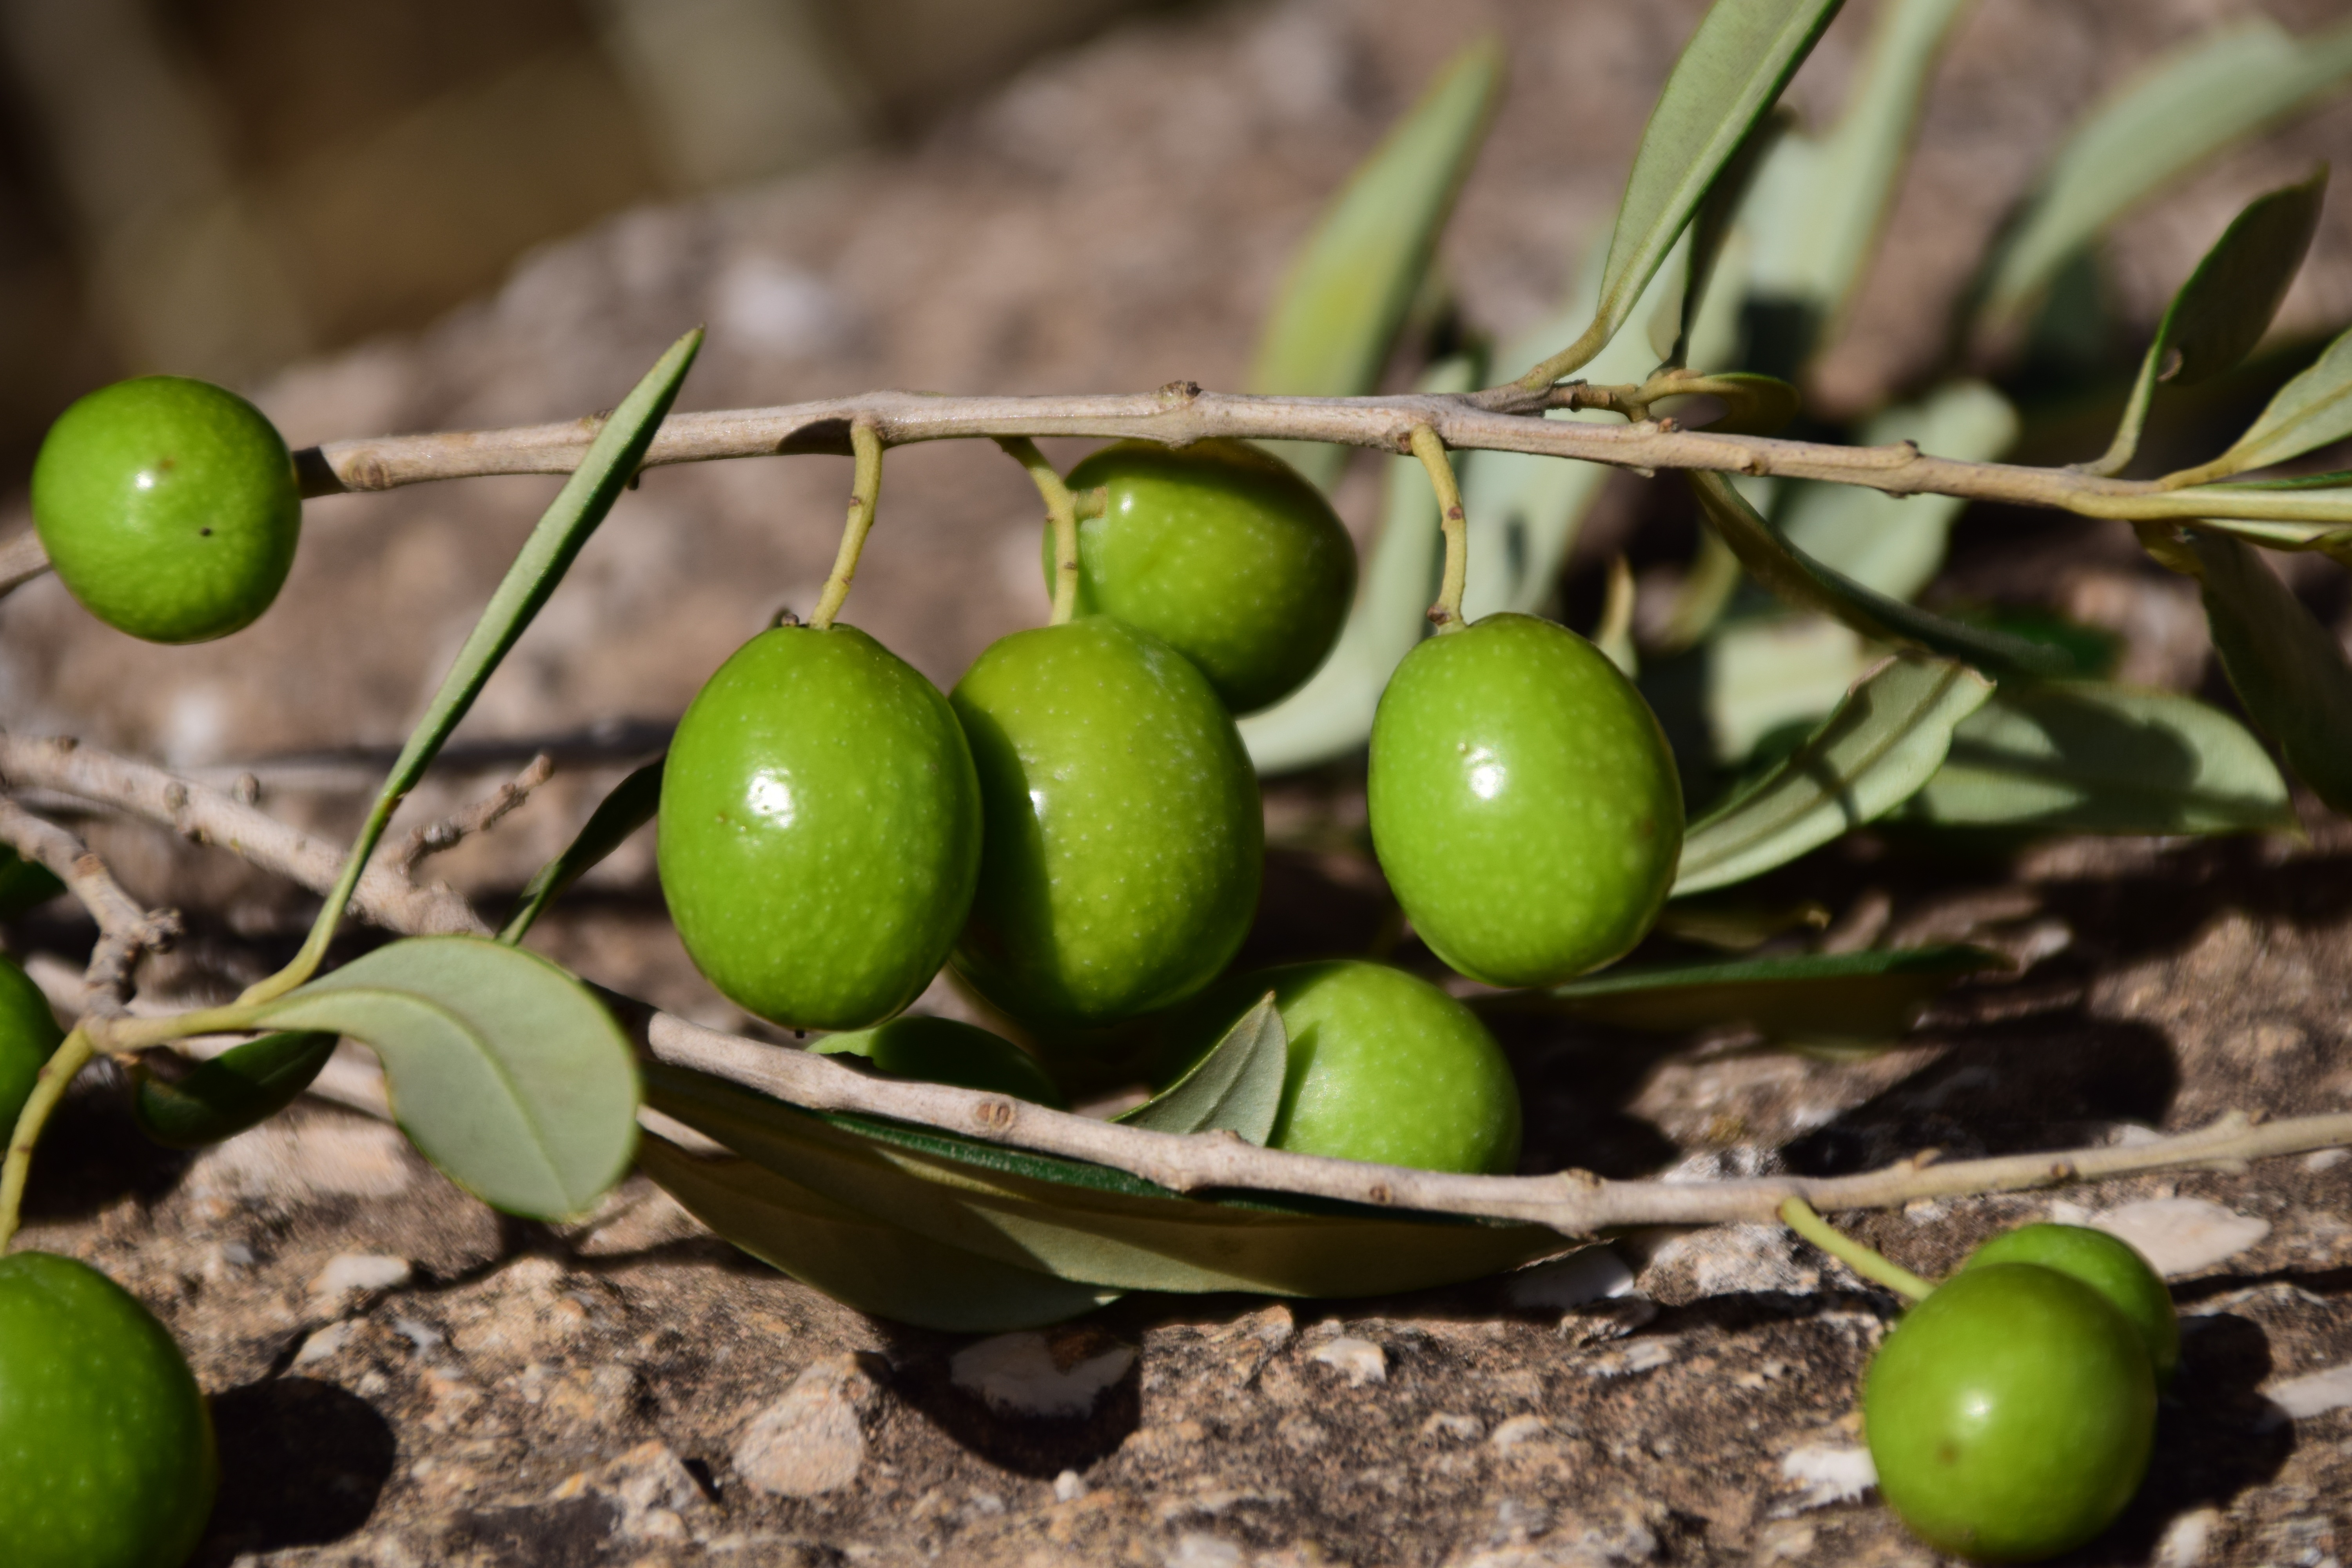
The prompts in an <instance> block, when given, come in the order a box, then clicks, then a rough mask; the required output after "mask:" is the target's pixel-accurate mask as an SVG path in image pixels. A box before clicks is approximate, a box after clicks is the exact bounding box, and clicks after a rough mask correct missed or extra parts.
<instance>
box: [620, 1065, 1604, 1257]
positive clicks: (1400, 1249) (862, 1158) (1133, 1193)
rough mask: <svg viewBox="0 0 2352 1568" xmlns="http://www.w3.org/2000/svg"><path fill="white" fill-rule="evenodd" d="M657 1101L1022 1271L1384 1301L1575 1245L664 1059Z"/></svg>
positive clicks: (1545, 1234) (772, 1163) (1546, 1234)
mask: <svg viewBox="0 0 2352 1568" xmlns="http://www.w3.org/2000/svg"><path fill="white" fill-rule="evenodd" d="M646 1082H647V1085H648V1089H649V1093H650V1096H651V1102H652V1103H653V1105H654V1106H655V1108H656V1109H657V1110H660V1111H662V1112H663V1113H664V1114H665V1115H668V1116H672V1117H675V1118H677V1120H678V1121H682V1122H684V1123H686V1124H687V1125H688V1126H689V1127H691V1128H693V1129H694V1130H695V1131H698V1132H700V1133H702V1134H704V1135H705V1136H707V1137H710V1138H714V1139H716V1140H718V1141H719V1142H720V1143H722V1144H724V1145H725V1146H726V1147H728V1148H729V1149H730V1150H732V1151H733V1152H736V1153H738V1154H740V1155H741V1156H742V1157H743V1158H745V1159H747V1160H751V1161H752V1162H753V1163H757V1164H759V1165H761V1166H762V1167H764V1168H765V1169H768V1170H770V1171H773V1172H775V1173H778V1174H780V1175H782V1176H784V1177H786V1178H788V1179H789V1180H791V1181H793V1183H795V1184H799V1185H802V1186H804V1187H806V1188H808V1189H809V1190H811V1191H813V1192H815V1193H817V1194H821V1195H822V1196H824V1197H825V1198H828V1199H830V1200H831V1201H833V1202H834V1203H836V1204H839V1205H843V1206H845V1207H847V1208H851V1209H855V1210H856V1211H858V1212H860V1213H862V1214H866V1215H871V1216H874V1217H877V1218H881V1219H886V1220H888V1221H890V1222H892V1223H894V1224H897V1225H900V1226H905V1227H906V1228H907V1229H908V1230H911V1231H914V1232H915V1233H916V1234H918V1235H919V1236H923V1237H928V1238H929V1239H930V1240H933V1241H936V1242H940V1243H943V1244H945V1245H947V1246H950V1247H961V1248H963V1249H965V1250H968V1251H971V1252H976V1253H979V1254H981V1255H982V1257H985V1258H993V1259H995V1260H996V1261H998V1262H1000V1263H1005V1264H1009V1265H1011V1266H1013V1267H1014V1268H1029V1269H1036V1270H1040V1271H1043V1272H1045V1273H1050V1274H1053V1275H1055V1276H1056V1277H1057V1278H1060V1279H1068V1280H1075V1281H1079V1282H1083V1283H1087V1284H1093V1285H1097V1286H1101V1287H1104V1288H1106V1289H1129V1290H1179V1291H1210V1290H1253V1291H1264V1292H1266V1293H1268V1294H1273V1295H1281V1296H1361V1295H1384V1294H1388V1293H1390V1292H1392V1291H1401V1290H1412V1289H1423V1288H1425V1287H1428V1286H1433V1285H1439V1284H1450V1283H1454V1282H1458V1281H1460V1280H1464V1279H1477V1278H1479V1277H1481V1276H1483V1275H1486V1274H1491V1273H1494V1272H1496V1270H1498V1269H1503V1268H1510V1267H1512V1266H1513V1265H1515V1264H1518V1263H1523V1262H1529V1261H1532V1260H1533V1259H1535V1258H1542V1257H1548V1256H1550V1255H1552V1254H1555V1253H1558V1252H1561V1251H1564V1250H1566V1248H1567V1247H1568V1245H1569V1243H1568V1242H1567V1240H1566V1239H1565V1238H1563V1237H1560V1236H1559V1234H1558V1233H1557V1232H1553V1231H1549V1230H1548V1229H1546V1228H1545V1227H1542V1226H1521V1225H1486V1224H1479V1223H1465V1222H1462V1221H1459V1220H1449V1219H1446V1218H1444V1217H1442V1216H1435V1215H1423V1216H1419V1217H1414V1216H1411V1215H1396V1214H1391V1213H1387V1212H1384V1211H1377V1210H1370V1209H1355V1208H1349V1207H1345V1206H1343V1205H1308V1204H1307V1203H1303V1202H1292V1203H1285V1204H1277V1203H1274V1202H1231V1201H1229V1202H1211V1201H1208V1200H1204V1199H1200V1198H1186V1197H1180V1196H1177V1195H1176V1194H1171V1193H1165V1192H1162V1191H1161V1190H1160V1189H1158V1188H1156V1187H1153V1186H1151V1185H1150V1184H1149V1183H1144V1182H1139V1181H1137V1180H1136V1179H1135V1178H1133V1177H1130V1176H1127V1175H1124V1174H1123V1173H1118V1172H1114V1171H1106V1170H1103V1169H1102V1168H1101V1167H1098V1166H1088V1165H1082V1164H1078V1163H1075V1162H1071V1161H1066V1160H1055V1159H1052V1158H1049V1157H1045V1156H1039V1155H1034V1154H1025V1153H1023V1152H1020V1151H1016V1150H1009V1149H1002V1148H996V1147H993V1146H991V1145H986V1144H973V1143H971V1142H968V1141H965V1140H961V1139H956V1138H953V1137H950V1136H947V1135H944V1134H940V1133H937V1132H934V1131H930V1130H929V1129H916V1128H905V1127H894V1126H892V1125H890V1124H887V1123H860V1122H858V1121H856V1120H855V1119H851V1118H845V1117H833V1118H820V1117H817V1116H815V1115H813V1114H811V1113H809V1112H807V1111H804V1110H799V1109H797V1108H795V1107H793V1106H789V1105H786V1104H784V1103H782V1101H779V1100H770V1099H767V1098H766V1097H764V1096H761V1095H758V1094H754V1093H752V1092H751V1091H750V1090H748V1089H741V1088H740V1087H738V1086H736V1085H734V1084H730V1083H726V1082H724V1081H722V1080H720V1079H712V1078H708V1077H705V1076H703V1075H701V1074H698V1073H692V1072H687V1071H682V1070H680V1069H678V1068H669V1067H665V1066H662V1065H660V1064H652V1065H649V1066H648V1068H647V1069H646Z"/></svg>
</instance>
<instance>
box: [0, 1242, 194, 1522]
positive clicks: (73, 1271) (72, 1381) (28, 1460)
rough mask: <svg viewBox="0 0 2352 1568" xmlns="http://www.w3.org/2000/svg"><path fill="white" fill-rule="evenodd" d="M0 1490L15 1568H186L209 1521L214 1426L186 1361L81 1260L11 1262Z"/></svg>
mask: <svg viewBox="0 0 2352 1568" xmlns="http://www.w3.org/2000/svg"><path fill="white" fill-rule="evenodd" d="M0 1476H5V1477H6V1478H7V1480H6V1484H5V1486H0V1542H5V1543H6V1546H7V1552H6V1558H7V1562H8V1565H9V1568H179V1565H180V1564H181V1563H184V1562H185V1561H187V1558H188V1555H189V1553H191V1552H194V1550H195V1547H196V1540H197V1538H198V1537H199V1536H200V1535H202V1534H203V1533H204V1528H205V1518H206V1517H207V1516H208V1515H209V1514H210V1513H211V1512H212V1508H213V1496H214V1493H215V1491H216V1490H217V1489H218V1488H219V1479H220V1470H219V1463H218V1460H217V1459H216V1458H215V1452H214V1447H213V1426H212V1417H211V1415H210V1414H209V1413H208V1412H207V1410H206V1409H205V1396H204V1393H203V1391H202V1390H200V1389H199V1388H197V1386H196V1380H195V1377H194V1374H193V1373H190V1372H189V1371H188V1363H187V1362H186V1361H185V1360H184V1358H183V1357H182V1356H181V1354H180V1347H179V1346H178V1345H176V1344H174V1343H173V1342H172V1336H171V1335H170V1334H169V1333H168V1332H166V1331H164V1328H163V1324H161V1323H159V1322H157V1321H155V1320H154V1318H153V1317H152V1316H151V1315H150V1314H149V1312H148V1310H147V1309H146V1308H144V1307H142V1306H141V1305H140V1304H139V1302H138V1301H137V1300H135V1299H134V1298H133V1297H132V1296H131V1294H130V1293H129V1292H128V1291H126V1290H124V1289H122V1288H121V1286H119V1285H117V1284H115V1282H114V1281H113V1280H111V1279H108V1278H107V1277H106V1276H105V1275H103V1274H100V1272H99V1271H98V1270H96V1269H95V1268H90V1267H89V1266H88V1265H87V1264H82V1263H77V1262H75V1261H74V1260H73V1259H72V1258H59V1257H58V1256H56V1255H55V1254H53V1253H47V1252H18V1253H13V1254H11V1255H9V1256H8V1257H6V1258H0Z"/></svg>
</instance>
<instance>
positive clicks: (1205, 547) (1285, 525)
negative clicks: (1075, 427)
mask: <svg viewBox="0 0 2352 1568" xmlns="http://www.w3.org/2000/svg"><path fill="white" fill-rule="evenodd" d="M1069 484H1070V488H1071V489H1076V490H1093V489H1099V490H1101V491H1102V492H1103V500H1104V505H1103V510H1102V513H1101V515H1100V516H1097V517H1089V518H1086V519H1084V520H1082V521H1080V522H1079V524H1078V605H1077V607H1078V609H1079V610H1080V611H1081V612H1082V613H1089V614H1091V613H1096V612H1099V613H1101V614H1103V615H1107V616H1116V617H1117V618H1118V619H1119V620H1122V621H1125V622H1126V623H1127V624H1128V625H1129V626H1135V627H1137V628H1139V629H1140V630H1142V631H1146V632H1149V633H1150V634H1151V635H1152V636H1153V637H1158V638H1159V639H1160V641H1162V642H1164V643H1166V644H1167V645H1168V646H1169V647H1172V648H1174V649H1175V650H1176V651H1177V652H1178V653H1181V654H1182V655H1183V656H1184V657H1185V658H1189V659H1191V660H1192V662H1193V663H1194V664H1197V665H1199V666H1200V667H1201V673H1202V674H1203V675H1205V676H1207V677H1208V678H1209V684H1210V685H1212V686H1213V687H1215V688H1216V689H1217V695H1218V696H1219V697H1220V698H1222V699H1223V700H1224V703H1225V706H1226V707H1227V708H1229V709H1231V710H1233V711H1234V712H1235V713H1249V712H1254V711H1255V710H1258V709H1260V708H1264V707H1266V706H1268V705H1269V704H1272V703H1274V702H1277V701H1279V700H1282V699H1283V698H1285V697H1286V696H1288V695H1289V694H1290V693H1291V692H1293V691H1295V690H1297V689H1298V688H1299V687H1301V686H1303V685H1305V684H1306V681H1307V677H1308V676H1310V675H1312V674H1314V673H1315V668H1316V667H1317V666H1318V665H1319V664H1321V663H1322V662H1323V659H1324V657H1325V656H1326V655H1328V653H1329V652H1330V651H1331V645H1332V644H1333V643H1335V642H1337V641H1338V640H1339V627H1340V626H1341V625H1342V624H1343V623H1344V622H1345V621H1346V620H1347V618H1348V606H1349V604H1350V603H1351V602H1352V601H1353V600H1354V598H1355V595H1356V547H1355V545H1354V543H1353V542H1350V541H1349V538H1348V531H1347V529H1346V527H1345V526H1344V525H1342V524H1341V523H1340V521H1339V513H1337V512H1335V511H1333V510H1331V503H1330V502H1329V501H1328V500H1324V499H1323V492H1322V491H1321V490H1319V489H1316V488H1315V486H1314V485H1313V484H1312V483H1310V482H1309V481H1308V480H1307V479H1306V477H1305V476H1303V475H1301V474H1300V473H1299V472H1298V471H1297V469H1296V468H1292V467H1291V466H1290V465H1289V464H1287V463H1286V462H1284V461H1283V460H1282V459H1281V458H1277V457H1276V456H1274V455H1273V454H1272V453H1271V452H1267V451H1265V450H1264V449H1263V448H1261V447H1253V446H1251V445H1250V444H1249V443H1247V442H1245V441H1228V440H1223V439H1219V438H1212V439H1209V440H1206V441H1195V442H1193V443H1192V445H1190V446H1187V447H1164V446H1161V445H1160V443H1159V442H1157V441H1121V442H1119V443H1118V445H1116V446H1112V447H1104V448H1103V449H1102V450H1101V451H1099V452H1097V453H1095V454H1094V455H1093V456H1092V457H1089V458H1087V459H1086V460H1085V461H1084V462H1082V463H1080V464H1079V465H1078V466H1077V467H1076V468H1073V469H1072V470H1071V471H1070V478H1069ZM1045 568H1046V577H1047V581H1048V582H1049V583H1050V582H1051V581H1052V575H1053V568H1054V539H1053V530H1052V529H1051V528H1050V527H1049V528H1048V529H1047V530H1046V531H1045Z"/></svg>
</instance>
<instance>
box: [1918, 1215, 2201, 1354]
mask: <svg viewBox="0 0 2352 1568" xmlns="http://www.w3.org/2000/svg"><path fill="white" fill-rule="evenodd" d="M1986 1263H2038V1264H2040V1265H2042V1268H2055V1269H2056V1270H2058V1272H2059V1273H2061V1274H2071V1275H2073V1276H2074V1278H2075V1279H2080V1280H2081V1281H2082V1282H2083V1283H2084V1284H2085V1285H2088V1286H2089V1287H2090V1288H2091V1289H2094V1290H2096V1291H2097V1292H2098V1293H2099V1294H2100V1295H2102V1296H2105V1298H2106V1299H2107V1304H2108V1305H2109V1306H2111V1307H2113V1308H2115V1310H2116V1311H2118V1312H2121V1313H2122V1314H2123V1315H2124V1318H2125V1320H2126V1321H2128V1322H2129V1323H2130V1324H2131V1326H2132V1327H2133V1328H2135V1329H2137V1330H2138V1331H2139V1337H2140V1342H2141V1343H2142V1344H2144V1345H2146V1346H2147V1359H2148V1364H2149V1365H2150V1366H2152V1367H2154V1368H2155V1369H2156V1385H2157V1387H2158V1388H2159V1389H2162V1388H2166V1387H2168V1386H2170V1384H2171V1383H2172V1374H2173V1373H2174V1371H2175V1370H2176V1369H2177V1368H2179V1365H2180V1319H2179V1314H2177V1313H2176V1312H2175V1311H2174V1310H2173V1308H2172V1292H2171V1291H2170V1290H2169V1289H2167V1288H2166V1286H2165V1283H2164V1277H2163V1276H2162V1275H2160V1274H2158V1272H2157V1271H2156V1270H2155V1269H2154V1268H2150V1267H2149V1266H2148V1261H2147V1258H2142V1257H2141V1256H2140V1255H2139V1253H2138V1251H2137V1249H2136V1248H2135V1247H2133V1246H2132V1244H2131V1243H2129V1242H2127V1241H2126V1240H2124V1239H2123V1238H2122V1237H2116V1236H2109V1235H2108V1234H2107V1233H2106V1232H2105V1231H2104V1230H2093V1229H2091V1228H2090V1227H2089V1226H2080V1225H2021V1226H2018V1227H2017V1228H2016V1229H2015V1230H2011V1231H2005V1232H2003V1233H2002V1234H2001V1235H2000V1236H1996V1237H1993V1238H1992V1239H1991V1240H1990V1241H1988V1242H1986V1243H1985V1244H1984V1245H1983V1246H1982V1247H1978V1248H1977V1249H1976V1250H1975V1251H1974V1252H1971V1253H1969V1256H1968V1260H1967V1261H1966V1262H1964V1263H1962V1264H1961V1265H1960V1267H1961V1268H1976V1267H1978V1266H1979V1264H1986Z"/></svg>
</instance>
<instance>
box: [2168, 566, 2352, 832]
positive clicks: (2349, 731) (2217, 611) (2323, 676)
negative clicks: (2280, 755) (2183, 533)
mask: <svg viewBox="0 0 2352 1568" xmlns="http://www.w3.org/2000/svg"><path fill="white" fill-rule="evenodd" d="M2188 543H2189V549H2190V550H2191V551H2193V552H2195V554H2196V557H2197V562H2198V564H2199V566H2200V567H2201V568H2202V571H2201V573H2200V577H2201V580H2202V582H2203V584H2204V591H2205V619H2206V621H2207V622H2208V623H2209V624H2210V626H2212V628H2213V651H2214V652H2215V653H2217V654H2219V655H2220V656H2221V668H2222V669H2223V670H2224V671H2225V672H2226V673H2227V674H2228V675H2229V677H2230V685H2231V689H2234V690H2235V691H2236V692H2237V694H2238V700H2239V701H2241V702H2242V703H2244V704H2245V705H2246V711H2247V712H2248V713H2249V714H2250V715H2252V718H2253V721H2254V722H2255V723H2256V724H2257V725H2259V726H2261V728H2262V729H2263V731H2264V732H2265V733H2266V734H2268V735H2269V736H2270V737H2271V739H2272V740H2273V741H2276V742H2278V746H2279V750H2280V751H2282V752H2284V753H2286V762H2287V766H2289V767H2291V768H2293V769H2294V772H2295V776H2296V777H2298V778H2300V779H2302V780H2303V782H2304V783H2305V784H2307V785H2309V786H2310V788H2311V793H2312V794H2314V795H2317V796H2318V797H2319V798H2320V799H2321V800H2323V801H2326V803H2327V805H2328V806H2329V808H2330V809H2331V810H2334V811H2337V812H2344V813H2352V664H2347V662H2346V659H2345V657H2344V645H2343V644H2342V643H2340V642H2338V641H2336V636H2335V634H2334V633H2333V632H2331V631H2329V630H2328V629H2327V628H2326V626H2322V625H2320V624H2319V622H2318V621H2317V620H2315V618H2313V616H2312V614H2311V612H2310V611H2309V610H2307V609H2305V607H2304V605H2303V601H2302V600H2300V599H2298V598H2296V597H2295V596H2294V593H2293V592H2292V591H2291V590H2290V589H2289V588H2288V587H2287V585H2286V584H2284V583H2282V582H2280V581H2279V579H2278V575H2277V574H2275V573H2273V571H2272V570H2271V569H2270V567H2269V566H2268V564H2266V563H2264V562H2263V559H2262V557H2261V556H2260V555H2258V554H2256V553H2255V552H2253V551H2252V549H2250V548H2248V547H2247V546H2246V545H2245V544H2243V543H2242V542H2239V541H2237V540H2234V539H2228V538H2223V537H2221V536H2219V535H2215V534H2209V533H2206V532H2205V531H2202V530H2201V529H2192V530H2189V539H2188ZM2282 810H2284V807H2282ZM2286 820H2287V821H2288V822H2292V821H2293V816H2292V814H2291V813H2289V814H2286Z"/></svg>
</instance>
